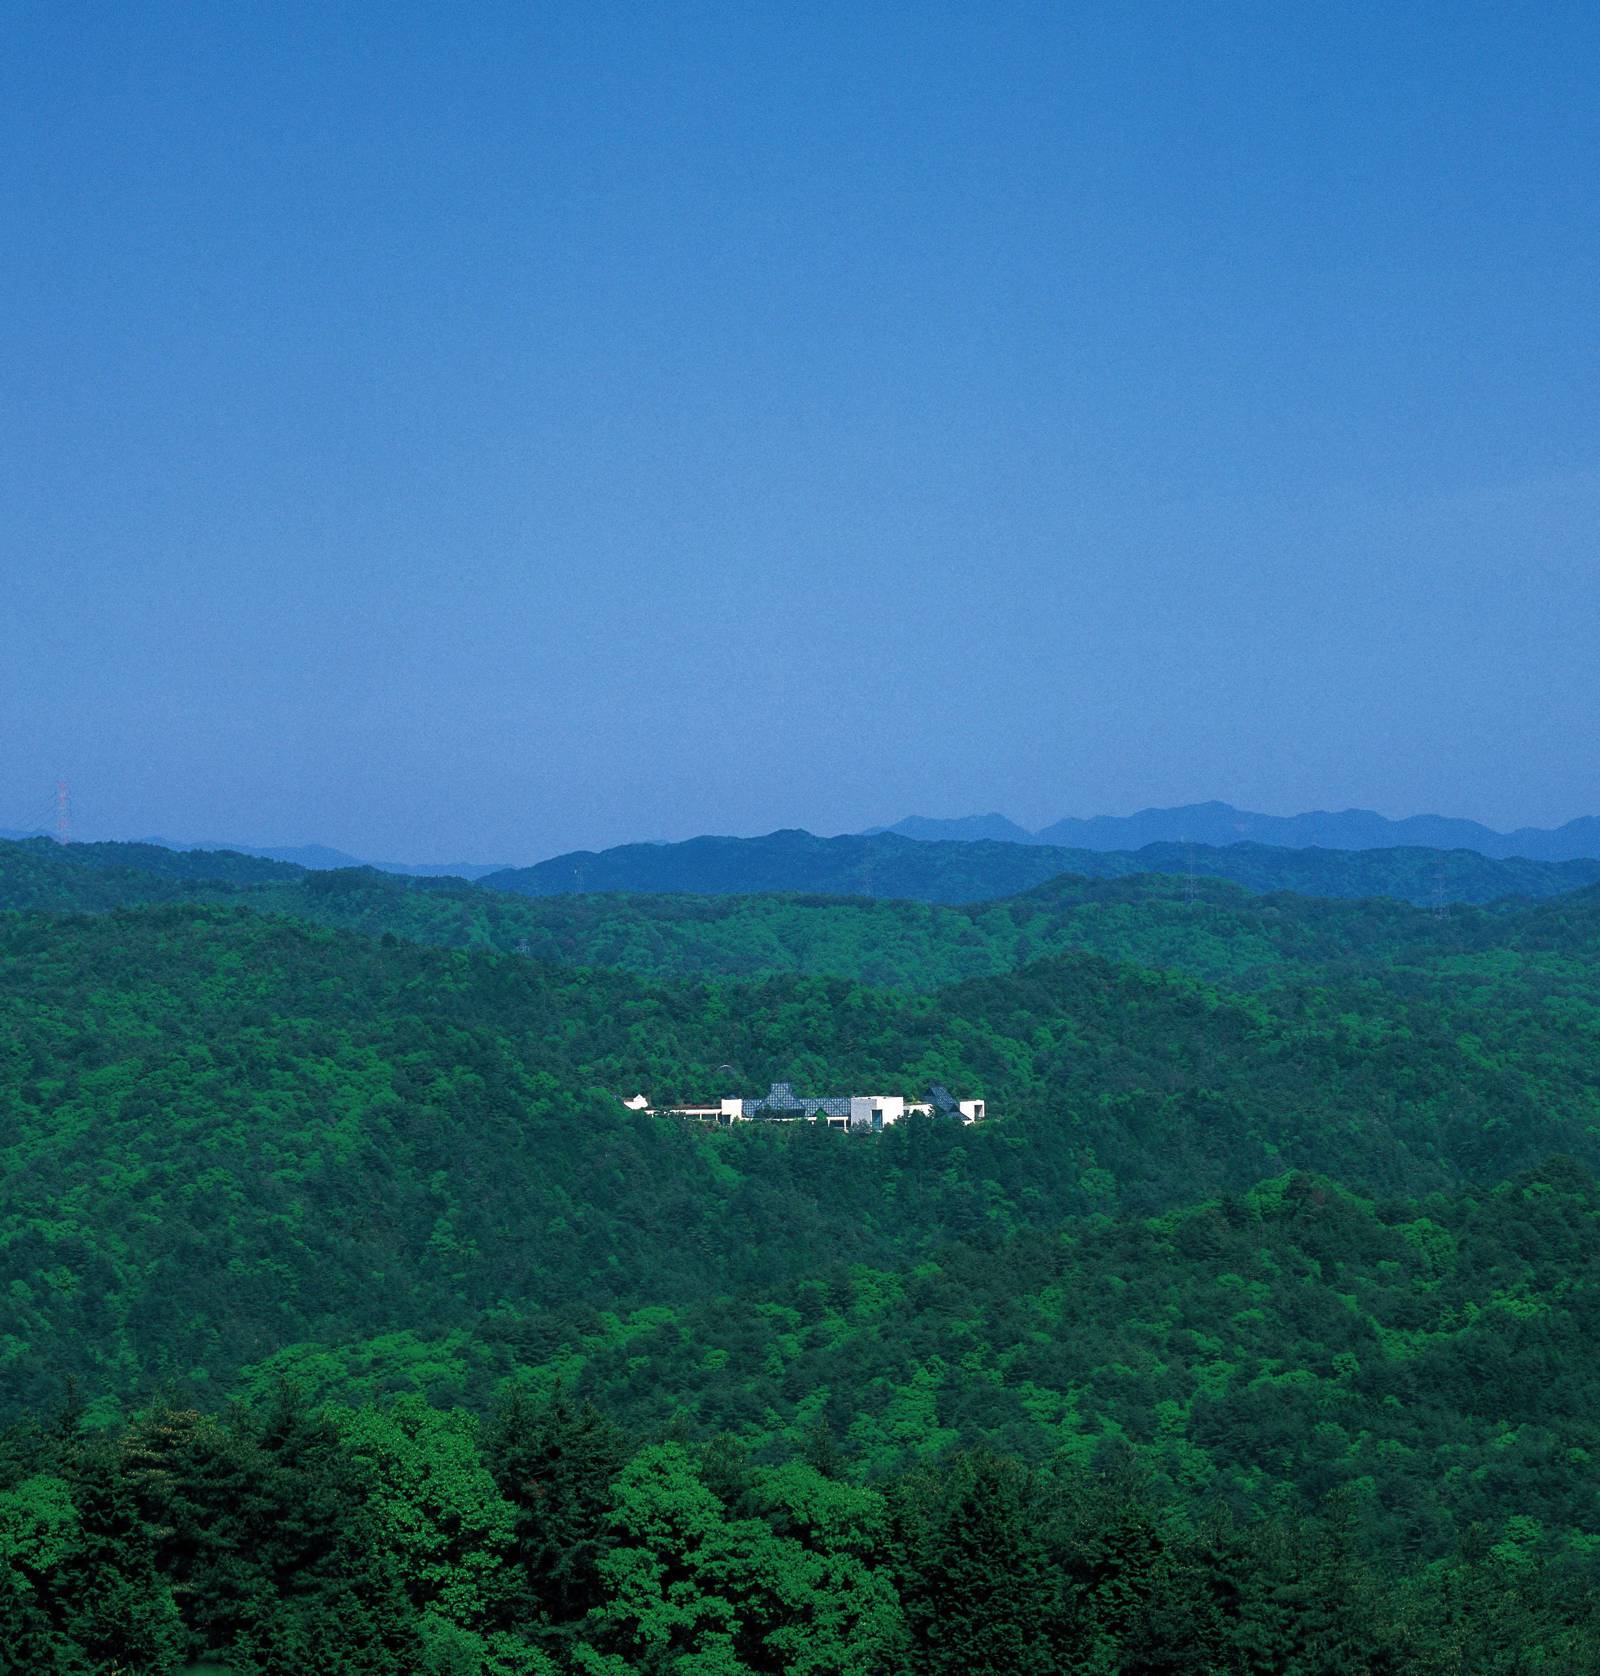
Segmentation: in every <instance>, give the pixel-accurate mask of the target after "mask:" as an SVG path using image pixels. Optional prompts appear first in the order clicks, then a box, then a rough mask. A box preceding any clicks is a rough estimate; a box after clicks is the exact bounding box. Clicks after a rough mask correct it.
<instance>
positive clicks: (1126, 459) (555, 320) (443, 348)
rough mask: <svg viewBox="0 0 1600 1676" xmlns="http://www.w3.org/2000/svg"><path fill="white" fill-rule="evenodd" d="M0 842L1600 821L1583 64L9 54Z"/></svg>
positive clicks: (1567, 16)
mask: <svg viewBox="0 0 1600 1676" xmlns="http://www.w3.org/2000/svg"><path fill="white" fill-rule="evenodd" d="M6 34H7V43H6V51H5V52H4V54H3V55H0V213H3V216H4V225H5V226H6V227H7V228H8V229H9V231H8V235H7V239H6V253H5V259H4V261H3V263H0V334H3V340H4V341H3V345H0V348H3V354H4V366H5V369H6V370H5V375H4V378H3V380H0V398H3V407H0V447H3V459H4V464H5V482H6V485H7V487H6V494H5V497H4V501H3V503H0V629H3V630H4V636H5V645H6V656H5V658H4V659H3V660H0V826H5V825H19V824H26V823H28V822H29V821H30V820H31V818H32V817H33V815H34V814H35V813H36V811H37V810H38V809H39V807H40V806H41V805H42V804H43V803H44V802H45V800H46V797H47V795H48V792H49V788H50V786H51V785H52V784H53V783H54V782H55V781H56V780H57V779H58V778H63V777H65V778H67V779H68V780H69V781H70V782H71V784H72V787H73V793H74V798H75V802H76V805H77V810H78V821H79V829H80V830H81V831H83V832H84V833H85V834H86V835H91V836H102V835H103V836H113V835H121V836H128V835H135V834H141V833H149V832H164V833H168V834H173V835H178V836H191V837H219V838H237V839H241V840H249V841H256V842H263V843H269V842H298V841H305V840H319V841H323V842H327V843H332V844H336V845H339V846H341V847H343V848H347V849H350V850H353V851H355V852H357V853H359V854H365V855H381V856H384V857H400V858H411V859H434V860H453V859H480V858H481V859H504V860H525V859H531V858H533V857H536V856H538V855H542V854H547V853H550V852H552V851H555V850H559V849H563V848H568V847H572V846H576V845H601V844H606V843H614V842H621V841H626V840H628V839H634V838H646V837H680V836H686V835H688V834H691V833H695V832H703V831H732V832H756V831H764V830H768V829H770V828H773V827H776V826H780V825H806V826H810V827H812V828H813V829H815V830H821V831H828V830H842V829H848V828H852V827H859V826H863V825H867V824H871V823H874V822H878V821H884V820H892V819H894V818H896V817H897V816H899V815H901V814H904V813H907V812H909V811H912V810H917V811H921V812H924V813H930V814H959V813H967V812H972V811H976V810H982V809H989V808H999V809H1002V810H1004V811H1006V812H1008V813H1010V814H1012V815H1013V816H1014V817H1016V818H1018V819H1020V820H1022V821H1024V822H1026V823H1030V824H1039V823H1043V822H1044V821H1047V820H1050V819H1054V818H1056V817H1058V816H1060V815H1063V814H1069V813H1073V814H1091V813H1098V812H1118V811H1124V810H1128V809H1132V808H1135V807H1139V806H1141V805H1145V804H1151V803H1173V802H1184V801H1191V800H1197V799H1201V798H1206V797H1212V796H1216V797H1223V798H1227V799H1229V800H1230V801H1233V802H1237V803H1240V804H1245V805H1249V806H1253V807H1258V808H1264V809H1268V810H1274V811H1292V810H1297V809H1300V808H1306V807H1317V806H1336V807H1339V806H1345V805H1348V804H1362V805H1369V806H1373V807H1377V808H1379V809H1381V810H1383V811H1384V812H1386V813H1391V814H1405V813H1410V812H1414V811H1418V810H1423V809H1432V810H1439V811H1441V812H1446V813H1456V814H1465V815H1471V816H1475V817H1477V818H1479V819H1483V820H1486V821H1489V822H1490V823H1492V824H1496V825H1502V826H1510V825H1516V824H1521V823H1524V822H1535V823H1540V824H1547V823H1554V822H1557V821H1560V820H1563V819H1566V818H1569V817H1570V816H1573V815H1576V814H1580V813H1593V812H1596V811H1600V725H1597V724H1600V697H1597V690H1600V689H1597V683H1596V678H1595V667H1596V665H1597V663H1600V656H1597V653H1600V549H1597V545H1596V532H1597V526H1600V519H1597V514H1600V464H1597V452H1596V420H1597V398H1596V392H1597V390H1600V366H1597V364H1596V363H1597V360H1600V355H1597V336H1596V331H1595V319H1596V303H1597V296H1596V290H1597V285H1596V280H1597V274H1600V248H1597V246H1600V240H1597V236H1596V235H1597V228H1600V211H1597V207H1596V195H1595V193H1594V190H1593V183H1594V180H1595V179H1596V178H1597V177H1600V147H1597V143H1596V142H1597V137H1600V136H1597V129H1600V98H1597V96H1596V95H1597V89H1596V86H1595V80H1596V76H1595V69H1594V66H1595V64H1596V62H1597V61H1600V59H1597V49H1600V12H1597V11H1596V10H1595V9H1594V8H1593V7H1591V6H1585V5H1579V4H1562V3H1553V4H1545V5H1540V6H1537V7H1506V6H1503V5H1488V4H1481V5H1474V4H1465V5H1462V4H1452V5H1437V6H1434V5H1426V4H1408V5H1405V6H1394V5H1362V4H1351V5H1342V6H1338V7H1310V6H1306V7H1284V6H1281V5H1268V4H1260V5H1256V4H1222V3H1218V4H1206V5H1194V4H1182V5H1178V4H1174V5H1161V4H1142V5H1138V6H1128V7H1124V6H1113V5H1110V4H1106V5H1081V6H1071V5H1032V4H1026V3H1019V4H1015V5H1006V6H988V7H985V6H971V5H968V6H963V7H956V6H941V5H937V4H932V5H929V4H919V5H915V6H896V5H874V6H862V5H859V4H852V5H828V4H819V5H810V6H806V7H778V6H767V5H753V6H752V5H749V4H727V5H689V4H672V3H670V0H668V3H657V4H639V5H614V4H607V3H604V0H585V3H583V4H572V5H567V4H549V5H539V6H532V5H495V4H485V5H481V6H475V7H456V6H446V5H442V4H441V5H436V6H411V5H403V4H384V5H378V4H369V5H359V4H347V5H342V6H341V5H329V4H319V5H304V6H300V5H294V4H288V3H278V4H272V5H266V4H260V5H246V4H241V5H237V6H228V7H210V8H201V7H193V6H188V5H184V6H178V5H172V6H163V5H160V4H149V5H142V6H139V7H114V6H102V5H73V4H60V3H51V4H28V3H22V4H13V5H12V6H10V7H8V8H7V17H6Z"/></svg>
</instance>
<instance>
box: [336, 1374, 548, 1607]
mask: <svg viewBox="0 0 1600 1676" xmlns="http://www.w3.org/2000/svg"><path fill="white" fill-rule="evenodd" d="M341 1427H342V1432H343V1436H344V1440H345V1443H346V1445H347V1446H348V1448H349V1449H350V1450H351V1452H352V1453H353V1454H354V1455H355V1456H356V1458H357V1459H358V1460H360V1461H362V1462H363V1463H365V1465H366V1466H367V1467H368V1468H369V1470H370V1472H371V1474H372V1479H373V1483H374V1486H375V1490H374V1495H373V1500H372V1506H373V1511H374V1513H375V1515H376V1517H377V1520H378V1523H379V1526H380V1529H381V1531H382V1535H383V1540H384V1542H385V1545H386V1546H387V1547H388V1548H389V1549H390V1550H391V1551H392V1552H393V1553H394V1554H395V1555H396V1557H397V1559H398V1562H399V1566H400V1574H401V1577H402V1579H403V1580H404V1582H405V1585H406V1588H407V1590H408V1591H409V1592H410V1594H411V1597H412V1599H413V1600H414V1601H416V1602H417V1603H418V1605H420V1606H423V1607H425V1608H426V1609H427V1610H428V1611H429V1612H431V1613H434V1614H436V1615H437V1616H438V1617H440V1618H442V1619H444V1620H446V1621H447V1622H448V1623H450V1624H454V1625H459V1626H461V1627H462V1628H466V1629H472V1628H477V1627H479V1626H482V1625H484V1624H486V1623H488V1622H489V1621H490V1620H491V1619H492V1617H493V1615H494V1612H495V1610H496V1608H497V1606H498V1604H499V1601H500V1598H501V1596H502V1595H503V1594H504V1592H505V1589H506V1587H507V1583H508V1573H507V1570H506V1559H507V1556H508V1553H509V1550H510V1547H511V1540H512V1535H513V1532H514V1528H515V1524H516V1518H515V1513H514V1511H513V1509H512V1507H511V1505H510V1503H508V1502H507V1501H506V1500H505V1499H504V1498H503V1497H502V1496H501V1495H500V1493H499V1491H498V1490H497V1489H496V1488H495V1483H494V1479H493V1477H492V1476H491V1475H490V1473H489V1471H488V1468H487V1467H486V1466H485V1465H484V1463H483V1460H482V1457H481V1456H480V1454H479V1452H478V1443H477V1433H478V1424H477V1421H476V1420H475V1419H474V1418H473V1417H472V1416H471V1415H469V1414H466V1413H464V1412H462V1411H461V1410H459V1409H452V1410H448V1411H441V1410H439V1409H435V1408H431V1407H429V1406H428V1405H427V1404H426V1403H425V1402H423V1401H422V1400H421V1399H420V1398H416V1397H402V1398H398V1399H396V1400H395V1401H394V1402H392V1403H389V1404H386V1405H385V1406H383V1407H374V1406H368V1407H366V1408H361V1409H357V1410H354V1411H353V1412H351V1413H349V1414H348V1415H346V1416H345V1417H344V1418H343V1420H342V1422H341Z"/></svg>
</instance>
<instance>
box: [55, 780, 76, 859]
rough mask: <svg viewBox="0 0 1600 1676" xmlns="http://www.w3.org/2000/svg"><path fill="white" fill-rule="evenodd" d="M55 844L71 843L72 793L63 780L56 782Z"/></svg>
mask: <svg viewBox="0 0 1600 1676" xmlns="http://www.w3.org/2000/svg"><path fill="white" fill-rule="evenodd" d="M56 842H57V843H58V844H70V843H71V842H72V793H71V792H70V791H69V790H68V789H67V782H66V781H65V780H57V781H56Z"/></svg>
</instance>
